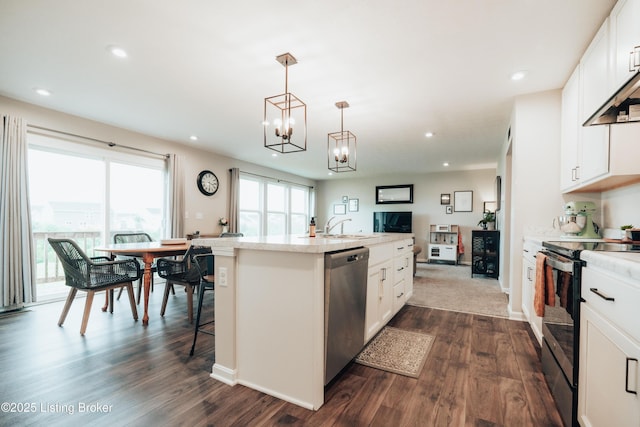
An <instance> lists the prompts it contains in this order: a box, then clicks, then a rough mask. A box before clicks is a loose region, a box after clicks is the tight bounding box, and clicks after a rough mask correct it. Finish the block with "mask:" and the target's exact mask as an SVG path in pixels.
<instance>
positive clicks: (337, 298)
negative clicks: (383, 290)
mask: <svg viewBox="0 0 640 427" xmlns="http://www.w3.org/2000/svg"><path fill="white" fill-rule="evenodd" d="M368 266H369V249H368V248H355V249H347V250H344V251H336V252H327V253H326V254H325V256H324V282H325V298H324V344H325V345H324V348H325V364H324V366H325V370H324V372H325V373H324V384H325V385H327V384H328V383H329V381H331V380H332V379H333V378H334V377H335V376H336V375H337V374H338V373H339V372H340V371H341V370H342V368H344V367H345V366H346V365H347V364H348V363H349V362H350V361H351V360H352V359H353V358H354V357H356V356H357V355H358V353H359V352H360V351H361V350H362V348H363V347H364V327H365V310H366V304H367V268H368Z"/></svg>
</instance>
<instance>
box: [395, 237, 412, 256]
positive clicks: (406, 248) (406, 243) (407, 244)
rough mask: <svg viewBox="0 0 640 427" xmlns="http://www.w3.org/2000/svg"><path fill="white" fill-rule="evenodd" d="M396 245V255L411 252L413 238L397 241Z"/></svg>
mask: <svg viewBox="0 0 640 427" xmlns="http://www.w3.org/2000/svg"><path fill="white" fill-rule="evenodd" d="M394 247H395V253H394V255H398V254H402V253H405V252H410V251H412V250H413V239H404V240H401V241H399V242H396V243H395V245H394Z"/></svg>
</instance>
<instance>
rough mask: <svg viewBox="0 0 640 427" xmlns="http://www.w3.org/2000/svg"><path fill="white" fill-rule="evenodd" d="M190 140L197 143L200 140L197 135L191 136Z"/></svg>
mask: <svg viewBox="0 0 640 427" xmlns="http://www.w3.org/2000/svg"><path fill="white" fill-rule="evenodd" d="M189 139H190V140H192V141H197V140H198V137H197V136H196V135H191V136H190V137H189Z"/></svg>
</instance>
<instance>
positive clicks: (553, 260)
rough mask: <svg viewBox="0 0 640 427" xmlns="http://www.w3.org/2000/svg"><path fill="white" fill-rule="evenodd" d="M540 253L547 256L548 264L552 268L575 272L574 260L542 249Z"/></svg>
mask: <svg viewBox="0 0 640 427" xmlns="http://www.w3.org/2000/svg"><path fill="white" fill-rule="evenodd" d="M540 253H542V254H544V255H546V256H547V265H549V266H551V268H553V269H555V270H559V271H564V272H566V273H573V263H574V261H573V260H571V259H569V258H565V257H563V256H561V255H558V254H554V253H551V252H549V251H540Z"/></svg>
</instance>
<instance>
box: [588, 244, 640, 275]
mask: <svg viewBox="0 0 640 427" xmlns="http://www.w3.org/2000/svg"><path fill="white" fill-rule="evenodd" d="M580 259H582V260H583V261H586V263H587V267H589V266H594V267H599V268H601V269H603V270H607V271H609V272H611V273H612V274H616V275H618V276H620V277H622V278H626V279H631V280H636V281H638V282H640V253H630V252H597V251H582V252H580Z"/></svg>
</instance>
